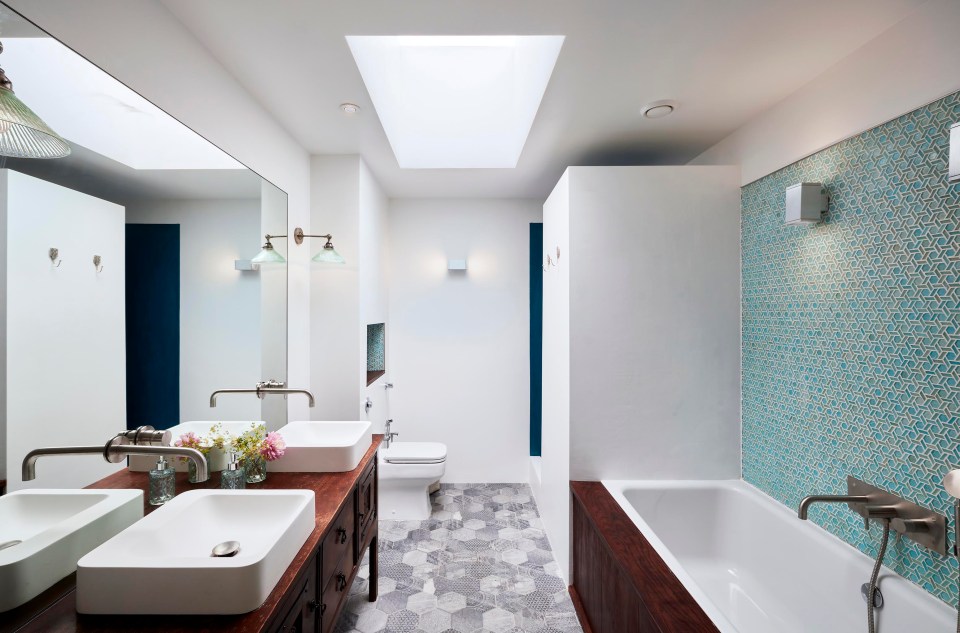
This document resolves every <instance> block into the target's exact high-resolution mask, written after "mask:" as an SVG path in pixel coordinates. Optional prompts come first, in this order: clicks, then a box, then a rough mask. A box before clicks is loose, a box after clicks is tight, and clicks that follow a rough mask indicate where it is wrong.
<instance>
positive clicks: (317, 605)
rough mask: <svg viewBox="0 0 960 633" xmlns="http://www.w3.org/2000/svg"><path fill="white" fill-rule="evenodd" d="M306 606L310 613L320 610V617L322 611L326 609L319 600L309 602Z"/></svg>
mask: <svg viewBox="0 0 960 633" xmlns="http://www.w3.org/2000/svg"><path fill="white" fill-rule="evenodd" d="M307 606H308V607H310V610H311V611H316V610H317V609H320V615H323V610H324V608H325V607H326V605H324V604H321V603H320V601H319V600H311V601H310V602H308V603H307Z"/></svg>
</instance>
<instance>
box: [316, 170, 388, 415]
mask: <svg viewBox="0 0 960 633" xmlns="http://www.w3.org/2000/svg"><path fill="white" fill-rule="evenodd" d="M311 183H312V186H313V189H312V194H311V200H312V218H311V222H312V224H313V226H314V227H316V233H317V234H325V233H332V234H333V244H334V246H335V247H336V249H337V252H339V253H340V255H342V256H343V258H344V259H345V260H346V263H344V264H341V265H335V264H314V265H313V269H312V278H311V283H312V289H311V315H310V322H311V327H312V338H311V340H312V345H313V352H312V354H311V358H312V366H311V385H312V388H313V390H314V395H316V396H317V406H316V408H315V409H313V411H312V412H311V414H312V419H314V420H366V419H369V420H371V421H372V422H373V431H374V432H375V433H379V432H381V431H382V430H383V422H384V420H385V419H386V418H387V412H388V407H387V393H386V391H385V390H384V388H383V384H384V383H385V382H386V380H385V379H384V378H381V379H380V380H378V381H377V382H376V383H374V384H372V385H370V386H369V387H368V386H367V348H366V347H367V323H388V321H389V319H388V318H387V313H388V307H389V306H388V304H387V270H386V265H387V261H386V251H387V247H386V242H387V198H386V196H384V194H383V191H382V190H381V189H380V185H379V184H378V183H377V181H376V180H375V179H374V177H373V175H372V174H371V173H370V170H369V169H368V168H367V166H366V164H365V163H364V162H363V159H361V158H360V157H359V156H356V155H348V156H314V157H313V158H312V168H311ZM323 244H324V240H323V239H322V238H319V239H318V238H314V239H311V240H307V241H305V242H304V248H307V249H309V251H310V256H311V257H312V256H313V254H315V253H317V252H319V251H320V249H322V248H323ZM368 395H369V396H370V398H371V400H372V401H373V402H374V407H373V408H372V409H371V410H370V411H369V412H367V411H365V409H364V406H363V403H364V400H365V398H366V397H367V396H368Z"/></svg>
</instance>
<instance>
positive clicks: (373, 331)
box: [367, 323, 386, 371]
mask: <svg viewBox="0 0 960 633" xmlns="http://www.w3.org/2000/svg"><path fill="white" fill-rule="evenodd" d="M385 343H386V331H385V328H384V325H383V323H373V324H370V325H367V371H381V370H384V369H386V351H385V347H386V345H385Z"/></svg>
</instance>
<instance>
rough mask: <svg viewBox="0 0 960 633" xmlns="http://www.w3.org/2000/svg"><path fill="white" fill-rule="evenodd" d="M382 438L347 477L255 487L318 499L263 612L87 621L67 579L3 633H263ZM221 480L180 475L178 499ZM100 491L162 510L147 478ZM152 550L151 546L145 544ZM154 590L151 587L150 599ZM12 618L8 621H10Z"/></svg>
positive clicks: (295, 476)
mask: <svg viewBox="0 0 960 633" xmlns="http://www.w3.org/2000/svg"><path fill="white" fill-rule="evenodd" d="M382 440H383V436H382V435H374V436H373V443H372V444H371V445H370V448H369V449H368V450H367V452H366V454H365V455H364V456H363V459H362V460H360V465H359V466H357V467H356V468H355V469H354V470H352V471H350V472H346V473H269V474H268V475H267V479H266V481H264V482H263V483H260V484H250V485H249V489H251V490H271V489H301V490H313V491H314V493H315V495H316V499H315V502H316V508H315V509H316V526H315V527H314V529H313V532H312V533H311V534H310V536H309V537H307V540H306V542H305V543H304V544H303V547H301V548H300V551H299V552H298V553H297V555H296V557H295V558H294V559H293V562H292V563H290V566H289V567H288V568H287V571H286V573H284V575H283V577H282V578H281V579H280V582H278V583H277V586H276V587H274V588H273V591H272V592H271V593H270V596H269V597H268V598H267V601H266V602H265V603H264V604H263V605H262V606H261V607H260V608H259V609H257V610H255V611H251V612H250V613H245V614H243V615H217V616H210V615H188V616H172V615H171V616H159V615H150V616H138V615H82V614H79V613H77V608H76V581H75V574H73V575H71V576H69V577H68V578H65V579H64V580H63V581H61V582H60V583H57V585H54V586H53V587H51V588H50V589H49V590H48V591H47V592H44V594H41V595H40V596H38V597H37V598H36V599H34V600H33V601H31V602H29V603H27V604H26V605H23V607H19V608H18V609H14V610H13V611H11V612H8V613H7V614H0V631H2V632H6V631H22V632H23V633H28V632H29V633H121V632H123V633H130V632H132V631H137V632H143V633H181V632H184V633H186V632H188V631H189V632H194V633H197V632H203V633H219V632H226V631H230V632H232V633H259V632H260V631H263V630H264V629H265V627H266V625H267V623H269V622H271V621H273V620H275V619H276V617H277V616H278V615H281V614H278V610H279V607H280V602H281V601H282V599H283V598H284V597H285V596H286V595H287V593H288V592H289V591H290V590H291V587H292V585H293V583H294V581H296V580H297V578H298V577H299V576H301V574H303V573H304V572H305V567H306V565H307V562H308V561H309V559H310V556H311V555H312V554H313V552H314V551H315V550H316V549H317V545H318V544H319V542H320V539H321V538H323V535H324V533H325V532H326V531H327V528H328V527H329V525H330V522H331V521H333V519H334V518H335V517H336V515H337V512H339V510H340V508H341V507H343V505H344V503H345V502H346V500H347V496H348V495H349V494H350V493H351V492H352V491H353V489H354V486H356V485H357V479H358V478H359V476H360V474H361V473H362V472H363V470H364V468H366V467H367V465H368V464H369V463H370V461H371V460H373V459H374V456H375V455H376V452H377V448H379V446H380V442H381V441H382ZM219 483H220V477H219V475H218V474H217V473H211V476H210V479H209V480H208V481H205V482H203V483H199V484H191V483H189V482H188V481H187V474H186V473H177V494H180V493H183V492H186V491H187V490H194V489H200V488H217V487H218V486H219ZM88 488H99V489H128V488H139V489H141V490H143V491H144V515H147V514H149V513H150V512H152V511H153V510H155V509H156V508H155V507H154V506H151V505H149V504H148V503H147V474H146V473H143V472H130V471H129V470H127V469H124V470H122V471H120V472H118V473H115V474H113V475H110V476H109V477H106V478H104V479H101V480H100V481H98V482H96V483H95V484H92V485H90V486H88ZM144 545H145V546H147V547H149V544H146V543H145V544H144ZM151 590H152V589H151V587H150V586H149V585H145V586H144V587H143V588H142V591H143V592H144V593H150V591H151ZM4 616H6V618H5V617H4Z"/></svg>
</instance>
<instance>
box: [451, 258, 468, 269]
mask: <svg viewBox="0 0 960 633" xmlns="http://www.w3.org/2000/svg"><path fill="white" fill-rule="evenodd" d="M466 269H467V260H465V259H448V260H447V270H466Z"/></svg>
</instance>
